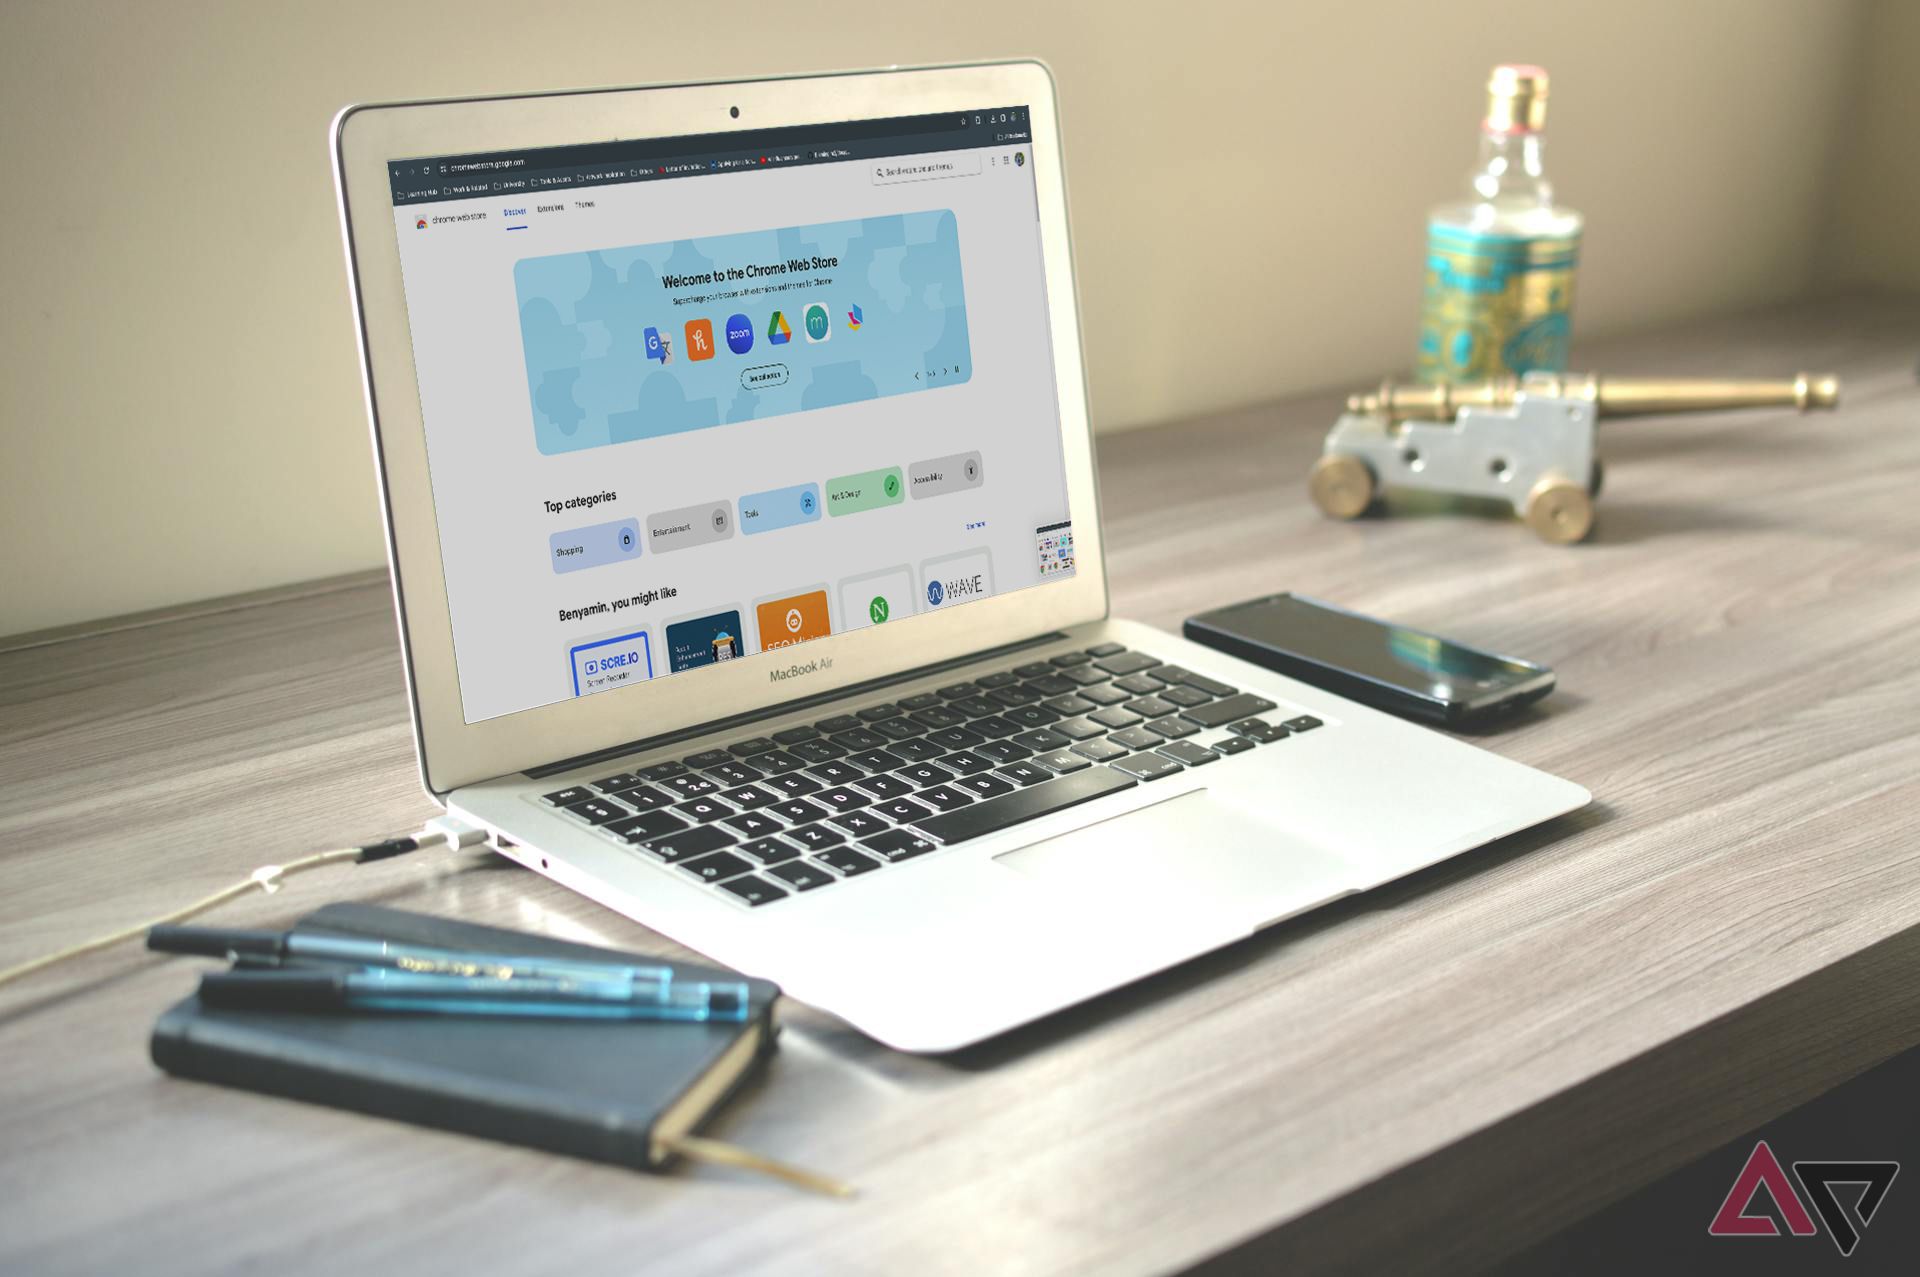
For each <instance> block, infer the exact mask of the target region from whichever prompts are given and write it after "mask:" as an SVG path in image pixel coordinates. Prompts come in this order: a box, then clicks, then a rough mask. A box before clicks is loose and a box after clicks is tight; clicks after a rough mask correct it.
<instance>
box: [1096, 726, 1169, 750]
mask: <svg viewBox="0 0 1920 1277" xmlns="http://www.w3.org/2000/svg"><path fill="white" fill-rule="evenodd" d="M1107 739H1108V740H1110V741H1112V742H1113V743H1114V744H1116V745H1125V746H1126V747H1127V748H1128V749H1152V748H1153V747H1154V746H1155V745H1158V744H1159V743H1160V742H1161V740H1162V739H1163V737H1162V736H1161V735H1160V733H1158V732H1150V731H1148V730H1147V729H1146V728H1145V727H1129V728H1127V729H1126V730H1125V731H1123V732H1115V733H1114V734H1113V735H1111V736H1109V737H1107Z"/></svg>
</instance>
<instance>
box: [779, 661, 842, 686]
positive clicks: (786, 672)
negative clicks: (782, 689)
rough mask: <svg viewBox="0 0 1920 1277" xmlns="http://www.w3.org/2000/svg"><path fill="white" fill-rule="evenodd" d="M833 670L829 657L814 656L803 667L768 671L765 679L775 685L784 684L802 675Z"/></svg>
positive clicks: (788, 667) (796, 666) (793, 666)
mask: <svg viewBox="0 0 1920 1277" xmlns="http://www.w3.org/2000/svg"><path fill="white" fill-rule="evenodd" d="M832 668H833V658H832V657H831V656H816V657H815V658H814V659H812V660H811V661H808V662H807V663H806V664H805V665H789V666H787V667H786V668H785V669H778V670H768V671H767V678H768V679H769V680H770V681H772V682H775V683H784V682H786V681H787V680H788V679H790V678H799V677H801V676H802V675H804V674H817V673H819V672H820V671H821V670H830V669H832Z"/></svg>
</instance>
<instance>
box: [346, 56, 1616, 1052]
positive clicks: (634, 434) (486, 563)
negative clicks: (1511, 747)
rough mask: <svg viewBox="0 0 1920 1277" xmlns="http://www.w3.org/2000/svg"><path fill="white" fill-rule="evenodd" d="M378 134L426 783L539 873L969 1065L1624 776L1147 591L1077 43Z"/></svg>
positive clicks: (439, 109)
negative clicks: (1296, 669)
mask: <svg viewBox="0 0 1920 1277" xmlns="http://www.w3.org/2000/svg"><path fill="white" fill-rule="evenodd" d="M334 145H335V173H336V179H337V182H338V186H339V193H340V207H341V215H342V221H343V227H344V231H345V235H346V246H347V258H348V268H349V275H350V277H351V280H352V285H353V291H354V298H355V303H356V307H357V311H358V318H359V323H360V333H361V351H362V357H363V360H364V365H365V377H366V386H367V404H368V410H369V412H370V414H371V417H372V422H373V439H374V451H375V455H376V457H377V459H378V462H379V469H380V475H381V482H382V495H383V498H384V503H385V511H386V519H387V530H388V548H389V552H390V555H391V562H392V567H393V579H394V591H395V601H396V604H397V606H398V611H399V618H400V632H401V638H402V643H403V646H404V648H405V654H406V668H407V675H408V682H409V690H410V694H411V697H412V703H413V722H414V731H415V737H416V743H417V745H418V749H419V756H420V768H421V774H422V776H423V778H424V780H425V783H426V786H427V788H428V790H429V791H430V792H431V793H432V794H433V795H434V797H435V798H436V799H437V800H439V801H440V802H442V803H444V804H445V805H446V807H447V808H448V809H449V810H450V811H451V812H453V813H454V814H456V815H457V816H459V817H461V818H464V819H466V820H468V821H471V822H474V823H476V824H478V825H481V826H484V827H485V828H486V829H487V830H488V831H490V832H491V833H492V834H493V835H494V838H495V841H496V843H497V845H498V846H499V847H500V849H501V850H502V851H503V853H504V854H506V855H508V856H511V857H512V858H514V859H515V860H517V861H519V862H521V863H522V864H525V865H527V866H529V867H531V868H533V869H536V870H538V871H539V872H541V873H543V874H546V875H547V876H549V877H551V878H553V879H554V880H555V881H557V882H560V883H563V884H565V885H566V886H568V887H570V888H573V889H574V890H576V891H579V892H581V893H583V894H585V895H587V896H590V897H592V898H593V899H595V900H598V901H600V902H602V903H603V904H605V905H607V906H608V907H610V908H612V909H616V910H618V911H619V912H621V913H623V914H625V915H627V916H628V917H631V918H634V919H636V920H638V921H640V922H642V923H644V924H646V925H647V926H649V927H653V928H655V929H657V930H659V931H661V932H663V933H665V934H666V935H669V936H672V937H673V938H675V939H677V940H679V941H681V942H683V943H685V944H687V945H689V946H691V947H692V948H694V949H696V950H699V951H700V952H702V953H704V954H707V955H709V956H711V957H712V958H713V959H715V960H717V961H719V962H721V963H724V964H726V965H728V966H731V967H735V968H738V969H739V970H742V971H745V972H749V973H752V974H754V975H758V976H765V977H767V978H770V979H773V980H777V981H779V982H780V984H781V985H783V986H784V987H785V988H786V990H787V991H788V992H789V993H790V994H791V995H792V996H794V997H796V998H800V999H803V1000H805V1001H807V1002H809V1003H812V1004H814V1005H816V1006H818V1007H821V1008H824V1009H826V1010H828V1011H831V1012H834V1013H837V1014H838V1015H840V1016H842V1017H844V1018H845V1019H846V1020H847V1021H849V1022H850V1023H852V1024H854V1025H856V1026H857V1027H858V1028H860V1029H861V1030H863V1031H865V1032H866V1033H868V1034H871V1035H872V1036H873V1037H875V1038H877V1039H879V1040H880V1041H882V1042H885V1043H887V1044H889V1045H891V1046H894V1047H898V1048H900V1049H903V1050H910V1051H926V1052H934V1051H946V1050H951V1049H954V1048H957V1047H961V1046H964V1045H967V1044H969V1043H972V1042H976V1041H978V1040H980V1039H982V1038H986V1037H988V1036H990V1035H993V1034H996V1033H999V1032H1002V1031H1003V1030H1006V1029H1008V1028H1011V1027H1013V1026H1015V1025H1018V1024H1021V1023H1023V1022H1026V1021H1029V1020H1032V1019H1034V1018H1035V1017H1038V1016H1042V1015H1045V1014H1047V1013H1048V1012H1050V1011H1053V1010H1056V1009H1058V1008H1061V1007H1064V1006H1068V1005H1070V1004H1072V1003H1075V1002H1078V1001H1081V1000H1083V999H1085V998H1089V997H1092V996H1093V995H1095V994H1097V993H1100V992H1102V991H1103V990H1107V989H1111V988H1113V987H1115V986H1117V985H1120V984H1124V983H1125V982H1127V981H1130V980H1134V979H1137V978H1139V977H1141V976H1144V975H1146V974H1148V973H1150V972H1153V971H1157V970H1160V969H1162V968H1165V967H1168V966H1170V965H1172V964H1174V963H1178V962H1180V961H1182V960H1184V959H1187V958H1190V957H1192V956H1194V955H1196V954H1199V953H1203V952H1205V951H1207V950H1210V949H1214V948H1217V947H1219V946H1221V945H1224V944H1227V943H1229V942H1231V941H1233V940H1235V939H1238V938H1240V937H1243V936H1246V935H1248V934H1249V933H1251V932H1253V931H1256V930H1258V929H1259V928H1261V927H1264V926H1267V925H1269V924H1271V923H1273V922H1276V921H1278V920H1280V919H1283V918H1287V917H1290V916H1292V915H1295V914H1298V913H1300V912H1302V911H1304V910H1308V909H1312V908H1314V907H1315V906H1317V905H1319V904H1322V903H1324V902H1326V901H1329V900H1333V899H1335V898H1337V897H1340V896H1344V895H1347V894H1349V893H1351V892H1357V891H1364V890H1366V889H1368V888H1369V887H1372V886H1375V885H1376V884H1379V883H1382V882H1386V881H1388V880H1390V879H1393V878H1396V877H1399V876H1400V875H1402V874H1406V873H1408V872H1410V871H1412V870H1415V869H1419V868H1421V867H1422V866H1425V865H1430V864H1432V863H1434V862H1435V861H1438V860H1441V859H1444V858H1445V857H1448V856H1451V855H1453V854H1455V853H1457V852H1460V851H1463V850H1465V849H1467V848H1470V847H1473V846H1475V845H1477V844H1480V843H1484V842H1487V841H1489V840H1490V839H1494V838H1498V837H1500V836H1501V835H1503V834H1508V833H1512V832H1513V831H1515V830H1518V829H1522V828H1524V827H1526V826H1528V825H1532V824H1535V823H1536V822H1539V821H1542V820H1546V819H1548V818H1549V817H1552V816H1555V815H1558V814H1560V813H1563V812H1566V811H1570V810H1572V809H1574V808H1576V807H1579V806H1581V805H1582V804H1584V803H1585V802H1587V801H1588V794H1587V793H1586V791H1585V790H1583V789H1581V788H1580V787H1579V786H1577V785H1573V784H1570V783H1568V782H1566V781H1563V780H1559V779H1556V778H1555V777H1552V776H1548V775H1544V774H1542V773H1540V772H1538V771H1534V770H1531V769H1529V768H1526V767H1522V766H1520V765H1518V764H1515V763H1511V762H1508V761H1506V760H1504V759H1501V758H1499V757H1496V756H1495V755H1493V754H1489V753H1486V752H1484V751H1481V750H1478V749H1474V748H1471V747H1469V746H1467V745H1464V744H1461V743H1459V742H1457V741H1454V740H1452V739H1450V738H1448V737H1445V736H1441V735H1439V734H1437V733H1434V732H1431V731H1427V730H1424V729H1422V728H1419V727H1415V726H1411V725H1409V724H1407V723H1404V722H1401V721H1398V720H1396V719H1392V718H1389V717H1387V716H1385V715H1382V714H1379V713H1376V712H1374V711H1372V710H1369V709H1366V708H1364V707H1362V706H1359V705H1356V704H1353V703H1351V702H1349V701H1346V700H1342V699H1340V698H1339V697H1336V696H1333V695H1330V694H1328V693H1325V692H1321V691H1318V690H1316V689H1314V688H1312V687H1309V686H1306V685H1304V684H1300V683H1296V682H1293V681H1291V680H1289V679H1286V678H1283V677H1280V676H1278V675H1275V674H1272V673H1268V672H1266V671H1264V670H1261V669H1259V668H1256V667H1254V666H1252V665H1248V664H1244V663H1241V662H1239V661H1236V660H1234V659H1232V658H1229V657H1226V656H1223V655H1221V654H1219V653H1217V652H1215V651H1212V650H1210V649H1206V648H1202V647H1199V646H1196V645H1194V644H1191V643H1188V642H1186V641H1183V640H1182V639H1180V638H1176V637H1174V636H1172V635H1169V634H1165V633H1162V632H1160V631H1158V630H1154V629H1149V628H1147V627H1145V626H1142V625H1138V624H1134V623H1131V622H1128V621H1124V620H1120V619H1117V618H1115V617H1112V616H1110V615H1109V614H1108V608H1107V589H1106V564H1105V560H1104V556H1103V546H1102V543H1101V536H1100V518H1099V499H1098V493H1097V491H1096V484H1095V476H1094V463H1093V441H1092V434H1091V430H1090V428H1089V422H1088V411H1087V398H1086V388H1085V380H1084V373H1083V370H1082V366H1081V357H1080V325H1079V316H1078V310H1077V306H1076V302H1075V297H1074V284H1073V269H1072V259H1071V253H1070V250H1069V244H1068V233H1067V200H1066V183H1065V180H1064V173H1063V168H1062V166H1063V156H1062V151H1061V142H1060V124H1059V119H1058V111H1057V107H1056V105H1055V101H1054V91H1053V83H1052V80H1051V78H1050V76H1049V75H1048V73H1047V71H1046V69H1045V68H1043V67H1042V66H1040V65H1038V64H1036V63H1031V62H1018V63H1008V64H1003V65H991V66H968V67H948V68H936V69H928V70H913V71H885V72H875V73H871V74H857V75H838V76H823V77H814V78H805V79H787V80H761V81H754V82H748V83H739V84H698V85H681V86H674V87H666V88H651V89H632V90H609V91H598V92H586V93H564V94H552V95H545V96H536V97H507V98H490V99H477V100H468V101H449V102H423V103H410V104H403V105H387V106H362V107H353V108H349V109H348V110H345V111H343V112H342V113H341V114H340V116H339V118H338V119H337V121H336V122H335V126H334ZM1092 215H1093V216H1098V210H1097V209H1096V210H1093V212H1092ZM1223 601H1224V600H1223Z"/></svg>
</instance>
